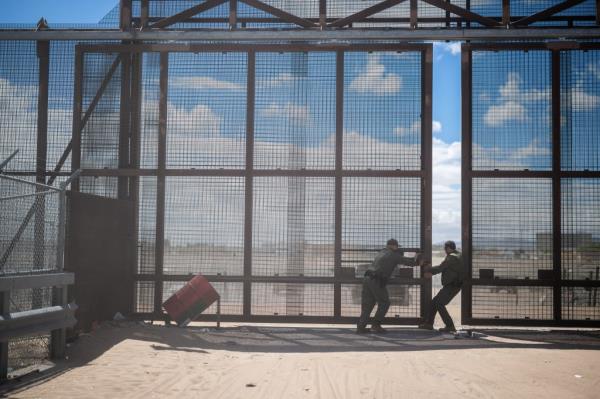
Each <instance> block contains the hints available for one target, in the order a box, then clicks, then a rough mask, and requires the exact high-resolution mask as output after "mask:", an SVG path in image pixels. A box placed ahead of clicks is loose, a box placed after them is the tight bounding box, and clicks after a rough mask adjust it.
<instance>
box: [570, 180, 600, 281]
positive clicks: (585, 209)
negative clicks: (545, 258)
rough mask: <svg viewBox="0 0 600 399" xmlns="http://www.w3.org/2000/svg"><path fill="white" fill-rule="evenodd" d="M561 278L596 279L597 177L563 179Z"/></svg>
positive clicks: (599, 262)
mask: <svg viewBox="0 0 600 399" xmlns="http://www.w3.org/2000/svg"><path fill="white" fill-rule="evenodd" d="M561 193H562V201H561V202H562V223H561V228H562V236H561V245H562V254H561V258H562V278H563V279H568V280H593V281H599V280H600V276H599V271H600V206H599V204H600V179H563V181H562V183H561Z"/></svg>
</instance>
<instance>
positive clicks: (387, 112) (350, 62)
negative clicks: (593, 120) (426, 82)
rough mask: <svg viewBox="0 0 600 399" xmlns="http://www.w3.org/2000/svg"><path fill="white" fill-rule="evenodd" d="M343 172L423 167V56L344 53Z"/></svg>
mask: <svg viewBox="0 0 600 399" xmlns="http://www.w3.org/2000/svg"><path fill="white" fill-rule="evenodd" d="M344 63H345V71H346V72H345V75H344V152H343V165H344V169H349V170H357V169H373V170H386V169H387V170H396V169H400V170H419V169H420V168H421V111H422V110H421V96H420V93H421V54H420V53H418V52H406V53H405V52H401V53H394V52H373V53H364V52H363V53H353V52H348V53H345V61H344Z"/></svg>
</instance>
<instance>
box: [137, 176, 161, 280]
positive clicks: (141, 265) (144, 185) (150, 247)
mask: <svg viewBox="0 0 600 399" xmlns="http://www.w3.org/2000/svg"><path fill="white" fill-rule="evenodd" d="M156 180H157V178H156V177H141V178H140V180H139V207H138V231H137V239H138V243H137V261H138V265H137V266H138V267H137V272H138V273H140V274H154V272H155V270H156V268H155V266H156V197H157V191H156V190H157V186H156V184H157V181H156Z"/></svg>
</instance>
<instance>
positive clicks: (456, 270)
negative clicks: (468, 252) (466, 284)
mask: <svg viewBox="0 0 600 399" xmlns="http://www.w3.org/2000/svg"><path fill="white" fill-rule="evenodd" d="M439 273H442V285H444V286H445V285H450V284H454V285H456V286H460V285H462V282H463V281H464V279H465V277H466V276H465V271H464V267H463V263H462V256H461V254H460V252H458V251H454V252H450V253H449V254H448V255H446V259H444V261H443V262H442V263H441V264H440V265H439V266H436V267H432V268H431V274H439Z"/></svg>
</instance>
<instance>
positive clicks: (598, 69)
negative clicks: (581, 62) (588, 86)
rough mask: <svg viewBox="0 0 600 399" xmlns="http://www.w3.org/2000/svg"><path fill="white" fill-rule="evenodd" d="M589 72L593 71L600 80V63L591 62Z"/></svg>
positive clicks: (588, 67)
mask: <svg viewBox="0 0 600 399" xmlns="http://www.w3.org/2000/svg"><path fill="white" fill-rule="evenodd" d="M587 72H589V73H591V74H592V75H594V76H595V77H596V79H599V80H600V64H589V65H588V66H587Z"/></svg>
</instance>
